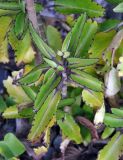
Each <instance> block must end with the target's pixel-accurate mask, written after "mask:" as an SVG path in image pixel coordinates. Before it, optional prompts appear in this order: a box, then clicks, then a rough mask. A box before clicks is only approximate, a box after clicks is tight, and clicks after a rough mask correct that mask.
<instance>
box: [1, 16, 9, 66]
mask: <svg viewBox="0 0 123 160" xmlns="http://www.w3.org/2000/svg"><path fill="white" fill-rule="evenodd" d="M11 22H12V18H10V17H8V16H6V17H0V62H2V63H8V62H9V56H8V40H7V33H8V31H9V30H10V26H11Z"/></svg>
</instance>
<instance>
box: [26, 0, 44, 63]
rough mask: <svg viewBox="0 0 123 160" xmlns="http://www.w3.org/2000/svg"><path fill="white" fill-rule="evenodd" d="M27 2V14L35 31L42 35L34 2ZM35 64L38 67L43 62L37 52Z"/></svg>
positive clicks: (28, 0) (27, 0)
mask: <svg viewBox="0 0 123 160" xmlns="http://www.w3.org/2000/svg"><path fill="white" fill-rule="evenodd" d="M25 1H26V9H27V13H28V19H29V21H30V22H31V23H32V25H33V27H34V28H35V30H36V31H37V32H38V33H39V34H40V32H39V27H38V21H37V16H36V11H35V8H34V0H25ZM35 62H36V64H37V65H38V64H40V62H41V55H40V54H39V52H37V53H36V55H35Z"/></svg>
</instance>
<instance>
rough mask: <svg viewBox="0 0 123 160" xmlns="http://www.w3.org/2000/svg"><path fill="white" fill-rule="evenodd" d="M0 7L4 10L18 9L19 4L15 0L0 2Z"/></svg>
mask: <svg viewBox="0 0 123 160" xmlns="http://www.w3.org/2000/svg"><path fill="white" fill-rule="evenodd" d="M0 9H5V10H15V11H16V10H20V9H21V8H20V5H19V4H18V3H15V2H0Z"/></svg>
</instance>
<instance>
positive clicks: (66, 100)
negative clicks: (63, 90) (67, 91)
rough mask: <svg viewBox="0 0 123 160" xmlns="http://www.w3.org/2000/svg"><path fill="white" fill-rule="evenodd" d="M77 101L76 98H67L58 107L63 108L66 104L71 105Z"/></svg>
mask: <svg viewBox="0 0 123 160" xmlns="http://www.w3.org/2000/svg"><path fill="white" fill-rule="evenodd" d="M74 102H75V99H74V98H65V99H62V100H61V101H60V102H59V105H58V108H62V107H65V106H71V105H72V104H73V103H74Z"/></svg>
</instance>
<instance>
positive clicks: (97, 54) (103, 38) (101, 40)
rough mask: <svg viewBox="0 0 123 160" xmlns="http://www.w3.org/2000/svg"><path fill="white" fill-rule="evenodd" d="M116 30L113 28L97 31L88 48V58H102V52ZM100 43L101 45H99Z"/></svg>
mask: <svg viewBox="0 0 123 160" xmlns="http://www.w3.org/2000/svg"><path fill="white" fill-rule="evenodd" d="M115 34H116V32H115V31H114V30H112V31H109V32H99V33H97V34H96V35H95V38H94V42H93V43H92V46H91V48H90V50H89V53H90V56H89V57H90V58H100V59H102V53H103V52H104V51H105V49H106V48H107V47H108V46H109V45H110V43H111V41H112V39H113V37H114V35H115ZM100 44H101V45H100Z"/></svg>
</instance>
